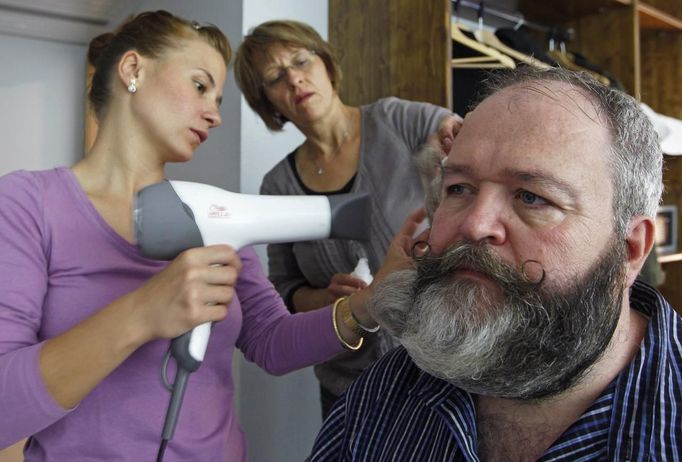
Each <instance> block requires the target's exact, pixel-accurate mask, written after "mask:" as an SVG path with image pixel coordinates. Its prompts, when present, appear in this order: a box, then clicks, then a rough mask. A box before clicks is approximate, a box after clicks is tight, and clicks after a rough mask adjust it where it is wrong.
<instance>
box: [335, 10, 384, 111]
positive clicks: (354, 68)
mask: <svg viewBox="0 0 682 462" xmlns="http://www.w3.org/2000/svg"><path fill="white" fill-rule="evenodd" d="M389 28H390V23H389V14H388V10H387V9H386V8H384V7H383V6H382V5H380V4H379V2H376V1H363V0H330V1H329V42H330V43H331V44H332V46H333V47H334V50H335V52H336V54H337V57H338V59H339V64H340V66H341V70H342V72H343V81H342V83H341V88H340V95H341V100H342V101H344V102H345V103H346V104H350V105H353V106H357V105H360V104H366V103H370V102H372V101H375V100H376V99H377V98H380V97H381V96H387V95H388V94H389V93H388V89H389V80H388V79H389V60H390V57H389V55H388V40H387V38H388V36H389V34H390V31H389Z"/></svg>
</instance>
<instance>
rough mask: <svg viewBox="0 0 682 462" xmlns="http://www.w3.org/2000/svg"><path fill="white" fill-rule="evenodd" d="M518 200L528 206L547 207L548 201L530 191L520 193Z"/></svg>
mask: <svg viewBox="0 0 682 462" xmlns="http://www.w3.org/2000/svg"><path fill="white" fill-rule="evenodd" d="M518 198H519V199H520V200H521V202H523V203H524V204H528V205H545V204H547V201H546V200H545V199H544V198H542V197H540V196H538V195H537V194H535V193H532V192H530V191H520V192H519V194H518Z"/></svg>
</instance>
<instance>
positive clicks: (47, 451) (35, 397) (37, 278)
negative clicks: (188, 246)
mask: <svg viewBox="0 0 682 462" xmlns="http://www.w3.org/2000/svg"><path fill="white" fill-rule="evenodd" d="M239 255H240V257H241V259H242V262H243V267H242V271H241V273H240V276H239V280H238V282H237V288H236V292H237V296H236V297H235V298H234V299H233V301H232V303H231V304H230V306H229V310H228V315H227V318H226V319H225V320H224V321H222V322H219V323H217V324H215V325H214V327H213V330H212V333H211V338H210V341H209V343H208V348H207V350H206V355H205V358H204V362H203V364H202V366H201V367H200V368H199V370H198V371H196V372H195V373H193V374H192V375H191V376H190V378H189V383H188V385H187V390H186V393H185V397H184V402H183V407H182V410H181V413H180V417H179V420H178V423H177V427H176V430H175V434H174V437H173V439H172V440H171V442H170V444H169V446H168V449H167V450H166V455H165V458H164V460H165V461H166V462H172V461H209V460H210V461H243V460H245V459H246V448H245V439H244V435H243V433H242V430H241V428H240V426H239V423H238V422H237V420H236V415H235V407H234V403H233V401H234V396H233V395H234V384H233V382H232V373H231V370H232V353H233V351H234V348H235V346H236V347H237V348H239V349H240V350H241V351H242V353H243V354H244V355H245V357H246V358H247V359H248V360H250V361H253V362H255V363H257V364H258V365H259V366H261V367H262V368H263V369H265V370H266V371H268V372H271V373H273V374H283V373H286V372H289V371H292V370H294V369H297V368H300V367H304V366H307V365H311V364H314V363H317V362H320V361H323V360H326V359H328V358H330V357H332V356H333V355H335V354H337V353H339V352H341V351H342V346H341V345H340V343H339V341H338V339H337V338H336V336H335V334H334V330H333V326H332V323H331V313H330V308H329V307H328V308H326V309H322V310H317V311H313V312H310V313H301V314H296V315H291V314H289V312H288V311H287V310H286V308H285V306H284V305H283V303H282V300H281V299H280V297H279V295H278V294H277V292H276V291H275V290H274V288H273V287H272V285H271V284H270V282H269V281H268V280H267V278H266V277H265V275H264V274H263V271H262V269H261V266H260V263H259V261H258V258H257V256H256V254H255V253H254V252H253V250H252V249H250V248H246V249H243V250H241V251H240V252H239ZM166 265H167V263H166V262H159V261H154V260H150V259H147V258H145V257H143V256H141V255H140V254H139V252H138V250H137V248H136V247H135V246H134V245H133V244H131V243H129V242H127V241H126V240H125V239H123V238H122V237H121V236H120V235H119V234H117V233H116V232H115V231H114V230H113V229H112V228H111V227H110V226H109V225H108V224H107V223H106V221H104V219H103V218H102V217H101V216H100V215H99V213H98V212H97V211H96V209H95V208H94V206H93V205H92V203H91V202H90V201H89V200H88V198H87V196H86V195H85V193H84V191H83V190H82V189H81V187H80V185H79V183H78V182H77V181H76V178H75V177H74V175H73V173H72V172H71V170H69V169H67V168H57V169H53V170H47V171H41V172H25V171H22V172H15V173H11V174H9V175H6V176H4V177H2V178H0V448H1V447H5V446H8V445H10V444H12V443H14V442H15V441H17V440H19V439H21V438H23V437H26V436H31V438H30V440H29V444H28V445H27V447H26V449H25V458H26V461H65V460H107V461H119V460H120V461H131V460H154V458H155V456H156V451H157V449H158V445H159V442H160V438H161V430H162V427H163V421H164V417H165V413H166V408H167V405H168V399H169V392H168V391H167V390H166V389H165V388H164V386H163V385H162V383H161V380H160V373H159V371H160V367H161V362H162V359H163V357H164V354H165V353H166V351H167V349H168V344H169V342H168V341H167V340H165V341H162V340H159V341H153V342H149V343H147V344H145V345H144V346H142V347H141V348H139V349H138V350H137V351H135V352H134V353H133V354H132V355H131V356H130V357H129V358H128V359H127V360H126V361H124V362H123V363H122V364H121V365H120V366H119V367H118V368H116V369H115V370H114V371H112V372H111V374H109V376H107V377H106V379H104V380H103V381H102V382H101V383H100V384H99V385H98V386H97V387H96V388H95V389H94V390H93V391H92V392H91V393H90V394H89V395H87V396H86V397H85V398H84V399H83V400H82V401H81V402H80V403H79V405H78V406H76V407H75V408H74V409H72V410H65V409H63V408H62V407H61V406H60V405H59V404H58V403H56V402H55V401H54V399H53V398H52V397H51V395H50V394H49V392H48V391H47V389H46V387H45V383H44V382H43V379H42V377H41V374H40V370H39V365H38V356H39V352H40V348H41V347H42V345H43V343H44V341H45V340H46V339H49V338H51V337H54V336H56V335H59V334H60V333H62V332H64V331H66V330H68V329H70V328H72V327H73V326H74V325H76V324H78V323H79V322H81V321H82V320H83V319H85V318H86V317H88V316H90V315H92V314H93V313H95V312H96V311H98V310H99V309H101V308H102V307H104V306H106V305H107V304H109V303H110V302H112V301H113V300H115V299H117V298H119V297H121V296H122V295H124V294H126V293H128V292H130V291H132V290H135V289H136V288H138V287H139V286H141V285H142V284H143V283H144V282H145V281H146V280H147V279H148V278H149V277H150V276H152V275H154V274H156V273H158V272H159V271H161V270H162V269H163V268H164V267H165V266H166ZM174 374H175V370H174V368H173V367H172V364H171V367H170V368H169V372H168V375H169V376H170V377H173V376H174ZM74 380H77V378H76V377H74Z"/></svg>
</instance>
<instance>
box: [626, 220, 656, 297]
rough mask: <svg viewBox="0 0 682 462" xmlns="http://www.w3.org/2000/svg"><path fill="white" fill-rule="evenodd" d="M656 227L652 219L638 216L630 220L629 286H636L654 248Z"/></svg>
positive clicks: (628, 236)
mask: <svg viewBox="0 0 682 462" xmlns="http://www.w3.org/2000/svg"><path fill="white" fill-rule="evenodd" d="M654 239H655V226H654V221H653V220H652V219H651V218H650V217H645V216H636V217H634V218H632V219H631V220H630V227H629V230H628V235H627V237H626V239H625V242H626V243H627V252H628V255H627V265H628V267H627V286H628V287H630V286H631V285H632V284H634V282H635V279H637V276H638V275H639V273H640V271H641V270H642V266H644V261H645V260H646V257H647V256H648V255H649V252H651V249H652V248H653V246H654Z"/></svg>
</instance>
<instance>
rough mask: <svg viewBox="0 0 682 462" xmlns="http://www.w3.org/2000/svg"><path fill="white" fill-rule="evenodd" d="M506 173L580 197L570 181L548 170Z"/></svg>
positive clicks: (526, 181) (524, 180)
mask: <svg viewBox="0 0 682 462" xmlns="http://www.w3.org/2000/svg"><path fill="white" fill-rule="evenodd" d="M505 174H506V175H509V176H511V177H515V178H518V179H519V180H521V181H522V182H524V183H530V184H535V185H538V186H541V187H542V188H545V189H549V190H552V191H556V192H558V193H560V194H565V195H566V196H568V197H569V198H571V199H575V198H577V197H578V191H577V190H576V188H575V187H574V186H573V185H572V184H571V183H569V182H567V181H565V180H562V179H561V178H558V177H556V176H555V175H553V174H551V173H549V172H546V171H539V170H534V171H512V170H507V171H506V172H505Z"/></svg>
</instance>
